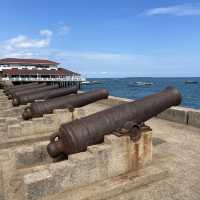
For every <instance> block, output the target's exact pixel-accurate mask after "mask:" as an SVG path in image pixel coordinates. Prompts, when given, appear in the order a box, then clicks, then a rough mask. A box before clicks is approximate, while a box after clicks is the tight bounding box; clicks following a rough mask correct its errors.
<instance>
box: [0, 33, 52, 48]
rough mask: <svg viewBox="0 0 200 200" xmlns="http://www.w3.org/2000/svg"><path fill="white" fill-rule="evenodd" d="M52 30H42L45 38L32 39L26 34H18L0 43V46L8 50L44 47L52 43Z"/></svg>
mask: <svg viewBox="0 0 200 200" xmlns="http://www.w3.org/2000/svg"><path fill="white" fill-rule="evenodd" d="M52 34H53V33H52V32H51V31H50V30H41V31H40V35H41V36H42V37H43V38H40V39H32V38H29V37H28V36H25V35H18V36H16V37H14V38H11V39H9V40H7V41H5V42H3V43H1V44H0V48H1V49H4V50H6V51H16V50H20V49H31V48H44V47H47V46H49V45H50V43H51V37H52Z"/></svg>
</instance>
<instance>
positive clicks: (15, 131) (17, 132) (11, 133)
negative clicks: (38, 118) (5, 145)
mask: <svg viewBox="0 0 200 200" xmlns="http://www.w3.org/2000/svg"><path fill="white" fill-rule="evenodd" d="M20 136H21V126H20V125H19V124H15V125H10V126H8V138H15V137H20Z"/></svg>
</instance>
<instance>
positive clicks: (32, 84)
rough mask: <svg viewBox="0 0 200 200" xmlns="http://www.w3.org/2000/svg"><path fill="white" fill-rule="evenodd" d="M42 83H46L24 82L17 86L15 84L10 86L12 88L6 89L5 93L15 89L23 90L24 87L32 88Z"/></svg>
mask: <svg viewBox="0 0 200 200" xmlns="http://www.w3.org/2000/svg"><path fill="white" fill-rule="evenodd" d="M41 85H44V84H38V83H29V84H22V85H16V86H13V87H10V88H6V89H5V90H4V92H5V94H7V95H8V94H10V92H13V91H19V90H23V89H26V88H31V87H37V86H41Z"/></svg>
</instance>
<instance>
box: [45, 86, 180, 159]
mask: <svg viewBox="0 0 200 200" xmlns="http://www.w3.org/2000/svg"><path fill="white" fill-rule="evenodd" d="M180 103H181V94H180V92H179V91H178V90H177V89H176V88H174V87H167V88H166V89H165V90H163V91H161V92H159V93H156V94H153V95H150V96H147V97H145V98H143V99H141V100H138V101H133V102H128V103H124V104H121V105H119V106H115V107H112V108H109V109H107V110H103V111H101V112H98V113H95V114H93V115H90V116H87V117H85V118H82V119H78V120H74V121H72V122H69V123H66V124H62V125H61V126H60V128H59V131H58V133H55V134H53V135H52V136H51V139H50V143H49V144H48V146H47V150H48V153H49V155H50V156H51V157H53V158H56V159H58V158H59V157H62V158H63V157H64V158H67V157H68V155H69V154H73V153H78V152H82V151H85V150H86V149H87V147H88V146H89V145H94V144H98V143H101V142H103V139H104V135H106V134H110V133H112V132H114V131H116V130H122V129H125V130H128V131H127V132H128V133H129V134H130V136H131V137H132V138H135V139H137V138H139V134H140V126H141V124H143V123H144V122H145V121H147V120H148V119H150V118H152V117H154V116H156V115H157V114H159V113H161V112H163V111H164V110H166V109H167V108H169V107H171V106H177V105H179V104H180Z"/></svg>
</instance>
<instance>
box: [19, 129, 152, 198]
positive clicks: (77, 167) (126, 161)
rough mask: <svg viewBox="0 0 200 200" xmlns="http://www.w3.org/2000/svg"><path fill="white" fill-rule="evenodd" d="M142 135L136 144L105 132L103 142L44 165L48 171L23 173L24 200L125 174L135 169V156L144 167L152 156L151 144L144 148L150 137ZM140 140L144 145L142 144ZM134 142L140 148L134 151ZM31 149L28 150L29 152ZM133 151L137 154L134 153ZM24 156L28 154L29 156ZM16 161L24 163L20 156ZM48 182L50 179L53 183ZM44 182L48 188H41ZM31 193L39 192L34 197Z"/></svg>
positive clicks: (124, 137)
mask: <svg viewBox="0 0 200 200" xmlns="http://www.w3.org/2000/svg"><path fill="white" fill-rule="evenodd" d="M146 134H148V133H145V134H144V135H142V137H141V139H140V140H139V141H138V142H137V143H133V142H132V141H131V140H130V137H129V136H123V137H117V136H115V135H107V136H105V144H100V145H94V146H90V147H88V149H87V151H86V152H80V153H77V154H73V155H69V158H68V160H65V161H62V162H59V163H52V164H50V165H47V166H48V167H46V168H48V173H47V171H46V169H42V170H41V171H40V172H39V171H36V172H35V173H31V176H28V175H25V176H24V193H25V194H26V195H25V199H26V200H30V199H34V198H36V197H37V199H38V200H39V199H42V198H44V197H46V196H48V195H51V194H52V191H54V192H62V191H64V190H74V189H76V188H78V187H83V186H86V185H88V184H92V183H95V182H97V181H101V180H104V179H107V178H110V177H114V176H118V175H121V174H124V173H127V172H128V171H130V170H132V169H133V168H135V166H134V164H133V163H137V159H138V158H139V160H138V162H139V163H140V165H139V164H138V163H137V169H138V168H139V167H142V166H144V164H146V163H147V161H148V162H150V161H151V159H152V157H151V155H152V152H150V153H147V151H151V150H152V148H151V146H150V147H147V146H148V145H151V144H149V143H148V142H151V140H150V139H149V138H148V139H147V138H146V137H147V136H146ZM150 134H151V133H150ZM143 137H145V139H143ZM144 142H145V144H143V143H144ZM134 145H137V146H138V147H139V149H140V150H139V151H135V150H134V148H133V146H134ZM25 151H26V150H25ZM32 151H33V150H32V149H30V151H29V152H32ZM133 151H134V152H133ZM27 152H28V150H27ZM133 154H137V156H134V155H133ZM147 156H148V157H147ZM25 157H31V155H26V156H25ZM18 160H19V159H18ZM143 160H144V162H143ZM20 162H21V163H24V161H23V159H22V161H21V160H20ZM41 174H42V176H41ZM44 175H45V176H46V177H45V176H44ZM27 177H28V178H30V179H31V182H28V178H27ZM38 177H39V178H38ZM38 180H39V181H38ZM52 181H53V182H54V184H53V185H52ZM37 183H38V184H37ZM38 185H41V187H42V188H43V191H42V192H41V191H40V190H39V188H38ZM44 185H48V186H49V187H46V186H45V187H44ZM38 190H39V191H38ZM75 192H76V191H75ZM35 193H38V194H39V195H36V197H35Z"/></svg>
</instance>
